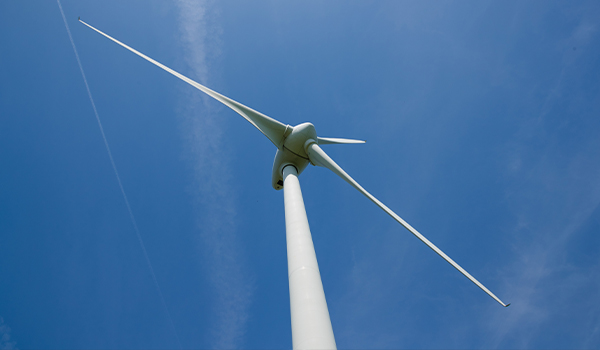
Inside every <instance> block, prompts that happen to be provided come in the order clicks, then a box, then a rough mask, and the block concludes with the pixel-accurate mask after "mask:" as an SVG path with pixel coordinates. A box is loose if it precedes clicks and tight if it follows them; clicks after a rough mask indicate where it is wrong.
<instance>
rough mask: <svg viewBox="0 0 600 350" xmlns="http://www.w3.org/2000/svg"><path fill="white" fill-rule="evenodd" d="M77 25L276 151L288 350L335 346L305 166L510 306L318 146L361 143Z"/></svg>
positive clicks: (275, 181) (274, 177) (274, 181)
mask: <svg viewBox="0 0 600 350" xmlns="http://www.w3.org/2000/svg"><path fill="white" fill-rule="evenodd" d="M79 21H80V22H81V23H83V24H84V25H86V26H87V27H89V28H91V29H93V30H94V31H96V32H98V33H99V34H101V35H103V36H105V37H106V38H108V39H110V40H112V41H114V42H115V43H117V44H119V45H121V46H122V47H124V48H126V49H127V50H129V51H131V52H133V53H134V54H136V55H138V56H140V57H142V58H143V59H145V60H147V61H148V62H150V63H152V64H154V65H156V66H158V67H160V68H162V69H164V70H165V71H167V72H169V73H171V74H173V75H174V76H176V77H178V78H179V79H181V80H183V81H185V82H186V83H188V84H190V85H192V86H193V87H195V88H197V89H198V90H200V91H202V92H204V93H206V94H207V95H209V96H210V97H212V98H214V99H216V100H217V101H219V102H221V103H223V104H224V105H226V106H227V107H229V108H231V109H233V110H234V111H235V112H237V113H238V114H239V115H241V116H242V117H243V118H244V119H246V120H247V121H248V122H250V124H252V125H254V126H255V127H256V128H257V129H258V130H259V131H260V132H262V133H263V134H264V135H265V136H266V137H267V138H268V139H269V140H271V142H273V144H274V145H275V146H276V147H277V153H276V154H275V161H274V163H273V173H272V186H273V188H275V189H276V190H280V189H282V188H283V195H284V205H285V228H286V242H287V258H288V279H289V286H290V311H291V318H292V343H293V348H294V349H335V348H336V344H335V338H334V335H333V329H332V327H331V320H330V318H329V311H328V309H327V301H326V300H325V292H324V291H323V283H322V282H321V274H320V272H319V265H318V264H317V257H316V254H315V248H314V245H313V241H312V236H311V233H310V228H309V226H308V219H307V217H306V210H305V208H304V200H303V199H302V192H301V190H300V182H299V181H298V175H300V174H301V173H302V171H304V169H306V167H307V166H308V164H309V163H310V164H312V165H317V166H321V167H325V168H328V169H329V170H331V171H333V172H334V173H335V174H336V175H338V176H339V177H341V178H342V179H343V180H344V181H346V182H348V183H349V184H350V185H351V186H352V187H354V188H355V189H357V190H358V191H359V192H360V193H362V194H363V195H365V196H366V197H367V198H368V199H370V200H371V201H372V202H373V203H375V204H376V205H377V206H378V207H380V208H381V209H383V211H385V212H386V213H387V214H388V215H390V216H391V217H392V218H393V219H394V220H396V221H398V222H399V223H400V224H401V225H402V226H404V227H405V228H406V229H407V230H408V231H410V233H412V234H413V235H415V236H416V237H417V238H418V239H419V240H421V241H422V242H423V243H425V244H426V245H427V246H428V247H429V248H431V249H432V250H433V251H434V252H436V253H437V254H438V255H439V256H441V257H442V258H443V259H444V260H446V261H447V262H448V263H449V264H450V265H452V266H454V268H456V269H457V270H458V271H460V273H462V274H463V275H464V276H465V277H467V278H468V279H469V280H471V282H473V283H475V284H476V285H477V286H478V287H479V288H481V289H482V290H483V291H484V292H486V293H487V294H488V295H489V296H490V297H492V298H493V299H494V300H496V301H497V302H498V303H500V304H501V305H502V306H504V307H506V306H508V305H510V304H504V303H503V302H502V301H501V300H500V299H499V298H498V297H497V296H496V295H494V293H492V292H491V291H490V290H489V289H487V288H486V287H485V286H484V285H483V284H481V283H480V282H479V281H478V280H477V279H475V278H474V277H473V276H471V275H470V274H469V273H468V272H467V271H465V270H464V269H463V268H462V267H461V266H460V265H458V264H457V263H456V262H454V260H452V259H451V258H450V257H449V256H448V255H446V254H445V253H444V252H442V251H441V250H440V249H439V248H438V247H436V246H435V245H434V244H433V243H431V242H430V241H429V240H428V239H427V238H425V237H424V236H423V235H422V234H421V233H419V232H418V231H417V230H415V229H414V228H413V227H412V226H410V225H409V224H408V223H407V222H406V221H404V220H403V219H402V218H401V217H400V216H398V215H397V214H396V213H394V212H393V211H392V210H391V209H389V208H388V207H387V206H385V205H384V204H383V203H381V202H380V201H379V200H378V199H377V198H375V197H373V195H371V194H370V193H369V192H367V191H366V190H365V189H364V188H363V187H362V186H361V185H359V184H358V183H357V182H356V181H355V180H354V179H353V178H352V177H350V175H348V174H347V173H346V172H345V171H344V170H343V169H342V168H341V167H340V166H339V165H337V164H336V163H335V162H334V161H333V160H332V159H331V158H330V157H329V156H328V155H327V154H326V153H325V152H324V151H323V150H322V149H321V147H320V146H321V145H327V144H351V143H364V141H360V140H350V139H342V138H326V137H318V136H317V132H316V130H315V127H314V126H313V125H312V124H311V123H302V124H299V125H296V126H290V125H286V124H283V123H281V122H279V121H277V120H275V119H273V118H270V117H267V116H266V115H264V114H262V113H260V112H257V111H255V110H253V109H252V108H249V107H246V106H245V105H243V104H241V103H239V102H237V101H234V100H232V99H230V98H229V97H227V96H224V95H221V94H220V93H218V92H216V91H213V90H211V89H209V88H207V87H206V86H204V85H201V84H199V83H197V82H195V81H193V80H192V79H190V78H188V77H186V76H184V75H183V74H180V73H178V72H176V71H174V70H173V69H171V68H169V67H167V66H165V65H163V64H161V63H160V62H157V61H155V60H153V59H152V58H150V57H148V56H146V55H144V54H143V53H141V52H139V51H137V50H135V49H133V48H131V47H129V46H127V45H125V44H124V43H122V42H120V41H118V40H117V39H115V38H113V37H111V36H109V35H108V34H105V33H103V32H101V31H100V30H98V29H96V28H94V27H92V26H91V25H89V24H87V23H85V22H84V21H82V20H81V19H79Z"/></svg>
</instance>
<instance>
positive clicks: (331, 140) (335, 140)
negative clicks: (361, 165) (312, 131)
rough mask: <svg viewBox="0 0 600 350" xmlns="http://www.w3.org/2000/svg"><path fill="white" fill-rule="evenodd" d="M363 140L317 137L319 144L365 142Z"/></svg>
mask: <svg viewBox="0 0 600 350" xmlns="http://www.w3.org/2000/svg"><path fill="white" fill-rule="evenodd" d="M365 142H366V141H363V140H352V139H340V138H335V137H317V143H318V144H319V145H337V144H346V143H365Z"/></svg>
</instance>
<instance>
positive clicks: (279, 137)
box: [79, 19, 292, 148]
mask: <svg viewBox="0 0 600 350" xmlns="http://www.w3.org/2000/svg"><path fill="white" fill-rule="evenodd" d="M79 22H81V23H83V24H84V25H86V26H87V27H89V28H91V29H93V30H94V31H96V32H98V33H100V34H102V35H103V36H105V37H107V38H108V39H110V40H112V41H114V42H115V43H117V44H119V45H121V46H123V47H124V48H126V49H127V50H129V51H131V52H133V53H134V54H136V55H138V56H140V57H142V58H143V59H145V60H146V61H148V62H150V63H152V64H154V65H156V66H158V67H160V68H162V69H164V70H166V71H167V72H169V73H171V74H173V75H174V76H176V77H177V78H179V79H181V80H183V81H185V82H186V83H188V84H190V85H192V86H193V87H195V88H197V89H198V90H200V91H202V92H204V93H206V94H207V95H209V96H210V97H212V98H214V99H215V100H217V101H219V102H221V103H223V104H224V105H226V106H227V107H229V108H231V109H233V110H234V111H236V112H237V113H238V114H239V115H241V116H242V117H244V118H245V119H246V120H247V121H249V122H250V124H252V125H254V126H255V127H256V128H257V129H258V130H260V131H261V132H262V133H263V134H264V135H265V136H266V137H268V138H269V140H271V142H273V143H274V144H275V146H277V148H280V147H281V146H282V143H283V139H284V134H285V133H286V130H287V132H288V134H289V133H290V132H291V129H292V127H291V126H289V125H285V124H283V123H281V122H279V121H277V120H275V119H273V118H270V117H267V116H266V115H264V114H262V113H260V112H257V111H255V110H253V109H252V108H250V107H246V106H244V105H243V104H241V103H239V102H237V101H234V100H232V99H230V98H229V97H227V96H224V95H221V94H220V93H218V92H216V91H213V90H211V89H209V88H207V87H206V86H204V85H202V84H199V83H197V82H195V81H193V80H192V79H190V78H188V77H186V76H185V75H183V74H181V73H178V72H176V71H174V70H173V69H171V68H169V67H167V66H165V65H164V64H162V63H160V62H157V61H155V60H153V59H152V58H150V57H148V56H146V55H144V54H143V53H141V52H139V51H137V50H135V49H133V48H131V47H129V46H127V45H125V44H123V43H122V42H120V41H119V40H117V39H115V38H113V37H111V36H110V35H108V34H105V33H103V32H101V31H100V30H98V29H96V28H94V27H92V26H91V25H89V24H87V23H85V22H84V21H82V20H81V19H79Z"/></svg>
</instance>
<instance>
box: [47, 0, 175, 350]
mask: <svg viewBox="0 0 600 350" xmlns="http://www.w3.org/2000/svg"><path fill="white" fill-rule="evenodd" d="M56 2H57V3H58V8H59V9H60V14H61V15H62V18H63V21H64V22H65V28H66V29H67V34H69V40H71V46H73V52H75V58H76V59H77V64H78V65H79V70H80V71H81V76H82V77H83V82H84V83H85V88H86V90H87V93H88V97H89V98H90V102H91V103H92V109H93V110H94V115H95V116H96V121H97V122H98V127H100V133H101V134H102V140H104V146H105V147H106V151H107V152H108V158H110V164H111V165H112V168H113V170H114V172H115V176H116V177H117V182H118V183H119V188H120V189H121V194H122V195H123V199H124V200H125V205H126V206H127V211H128V212H129V218H130V219H131V223H132V224H133V228H134V230H135V234H136V235H137V239H138V241H139V242H140V247H142V251H143V252H144V257H145V258H146V263H147V264H148V269H149V270H150V274H151V275H152V280H153V281H154V286H156V291H157V292H158V295H159V296H160V300H161V302H162V305H163V308H164V309H165V313H166V314H167V318H168V319H169V324H170V325H171V328H172V329H173V334H175V338H176V339H177V344H178V345H179V348H180V349H181V342H180V341H179V335H177V330H176V329H175V324H174V323H173V319H172V318H171V313H170V312H169V308H168V307H167V303H166V302H165V298H164V297H163V294H162V291H161V289H160V285H159V284H158V280H157V279H156V275H155V274H154V268H152V263H150V258H149V257H148V253H147V252H146V246H145V245H144V241H143V240H142V236H141V235H140V230H139V229H138V226H137V223H136V221H135V217H134V216H133V212H132V211H131V206H130V205H129V200H128V199H127V195H126V194H125V190H124V189H123V184H122V183H121V177H120V176H119V172H118V171H117V166H116V165H115V161H114V159H113V156H112V153H111V151H110V147H109V146H108V141H107V140H106V135H104V128H103V127H102V123H101V122H100V117H99V116H98V110H97V109H96V104H95V103H94V99H93V98H92V93H91V92H90V86H89V85H88V82H87V78H86V77H85V73H84V72H83V66H82V65H81V60H80V59H79V54H78V53H77V48H75V42H74V41H73V37H72V36H71V30H70V29H69V24H68V23H67V19H66V17H65V13H64V12H63V9H62V5H61V4H60V0H56Z"/></svg>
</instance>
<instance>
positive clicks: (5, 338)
mask: <svg viewBox="0 0 600 350" xmlns="http://www.w3.org/2000/svg"><path fill="white" fill-rule="evenodd" d="M16 348H17V342H15V341H11V340H10V328H9V327H8V326H7V325H6V324H5V323H4V319H3V318H2V317H0V350H12V349H16Z"/></svg>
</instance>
